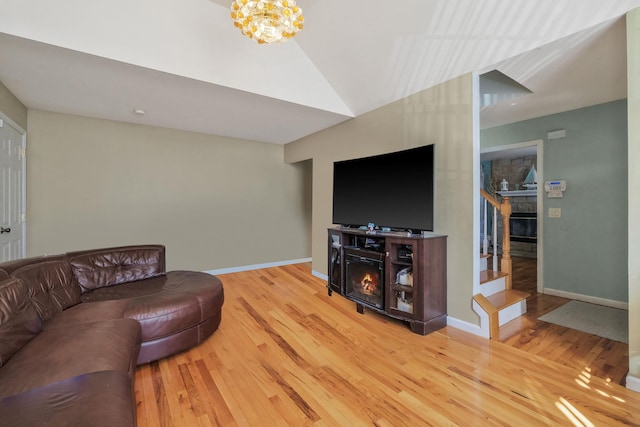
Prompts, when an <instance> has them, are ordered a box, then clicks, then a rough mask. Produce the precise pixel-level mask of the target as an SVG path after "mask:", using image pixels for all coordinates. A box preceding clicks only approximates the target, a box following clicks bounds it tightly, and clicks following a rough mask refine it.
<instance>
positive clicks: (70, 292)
mask: <svg viewBox="0 0 640 427" xmlns="http://www.w3.org/2000/svg"><path fill="white" fill-rule="evenodd" d="M11 275H12V277H16V278H18V279H21V280H22V281H23V282H24V283H26V284H27V287H28V289H29V295H30V297H31V300H32V301H33V304H34V305H35V307H36V310H37V311H38V314H39V315H40V317H41V318H42V320H47V319H49V318H51V317H53V316H54V315H56V314H58V313H60V312H61V311H62V310H64V309H66V308H68V307H71V306H73V305H76V304H78V303H79V302H80V288H79V287H78V285H77V284H76V282H75V279H74V277H73V273H72V272H71V267H70V266H69V263H68V262H66V261H64V260H57V261H54V260H51V261H43V262H38V263H32V264H28V265H26V266H24V267H21V268H19V269H17V270H15V271H14V272H13V273H12V274H11Z"/></svg>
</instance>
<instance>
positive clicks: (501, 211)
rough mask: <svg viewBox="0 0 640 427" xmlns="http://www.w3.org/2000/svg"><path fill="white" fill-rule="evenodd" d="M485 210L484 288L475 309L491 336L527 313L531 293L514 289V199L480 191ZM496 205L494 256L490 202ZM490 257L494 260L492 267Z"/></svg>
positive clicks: (482, 263) (479, 290) (481, 281)
mask: <svg viewBox="0 0 640 427" xmlns="http://www.w3.org/2000/svg"><path fill="white" fill-rule="evenodd" d="M480 193H481V196H482V198H483V202H484V204H483V209H484V223H483V225H484V230H483V231H484V239H483V244H482V254H481V256H480V288H479V289H478V290H477V291H478V292H477V293H476V294H475V295H474V296H473V310H474V311H475V312H476V313H477V314H478V315H479V316H480V328H481V329H482V330H483V331H484V332H485V335H487V336H488V337H489V338H491V339H493V338H497V337H498V335H499V331H500V326H502V325H504V324H505V323H507V322H509V321H511V320H513V319H515V318H517V317H520V316H522V315H523V314H524V313H526V312H527V297H529V295H530V294H529V293H528V292H523V291H518V290H515V289H511V280H512V266H511V254H510V251H511V244H510V237H511V235H510V230H509V217H510V215H511V201H510V200H509V197H504V198H503V200H502V202H499V201H497V200H496V199H495V198H494V197H492V196H491V195H490V194H489V193H487V192H486V191H484V190H480ZM489 204H490V205H492V206H493V216H492V218H493V232H492V233H491V236H492V239H491V240H492V241H493V255H491V254H489V253H488V235H489V233H488V230H487V224H488V217H487V214H488V210H487V208H488V205H489ZM498 215H499V216H500V217H501V218H502V231H503V232H502V259H501V261H500V270H498V257H497V255H496V254H497V253H498V247H497V238H496V237H497V221H498ZM489 259H491V260H492V263H491V266H492V268H491V269H490V268H489Z"/></svg>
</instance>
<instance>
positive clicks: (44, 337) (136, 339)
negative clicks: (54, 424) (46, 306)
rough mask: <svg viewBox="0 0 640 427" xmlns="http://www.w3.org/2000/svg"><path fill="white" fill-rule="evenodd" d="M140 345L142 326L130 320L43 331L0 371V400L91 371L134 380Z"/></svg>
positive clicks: (108, 321)
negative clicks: (108, 372)
mask: <svg viewBox="0 0 640 427" xmlns="http://www.w3.org/2000/svg"><path fill="white" fill-rule="evenodd" d="M140 343H141V341H140V324H139V323H138V322H136V321H135V320H131V319H117V320H105V321H102V322H93V323H81V324H78V325H67V326H66V327H64V328H51V329H44V330H43V331H42V332H40V333H39V334H38V335H37V336H35V337H34V338H33V339H32V340H31V341H29V345H26V346H24V347H22V348H21V349H20V350H19V351H17V352H16V353H15V354H14V355H13V356H12V357H11V359H10V360H9V361H8V362H7V364H6V365H5V366H3V367H2V369H0V398H3V397H7V396H11V395H14V394H18V393H22V392H25V391H27V390H31V389H34V388H37V387H42V386H44V385H47V384H51V383H54V382H56V381H62V380H64V379H65V378H70V377H74V376H77V375H82V374H88V373H91V372H99V371H122V372H125V373H127V374H128V375H129V377H130V378H133V376H134V374H135V366H136V361H137V359H138V353H139V351H140ZM86 409H87V410H88V411H90V410H91V408H86Z"/></svg>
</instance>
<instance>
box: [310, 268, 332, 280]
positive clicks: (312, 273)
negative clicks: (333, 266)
mask: <svg viewBox="0 0 640 427" xmlns="http://www.w3.org/2000/svg"><path fill="white" fill-rule="evenodd" d="M311 275H312V276H316V277H318V278H320V279H322V280H329V276H327V275H326V274H322V273H318V272H317V271H315V270H311Z"/></svg>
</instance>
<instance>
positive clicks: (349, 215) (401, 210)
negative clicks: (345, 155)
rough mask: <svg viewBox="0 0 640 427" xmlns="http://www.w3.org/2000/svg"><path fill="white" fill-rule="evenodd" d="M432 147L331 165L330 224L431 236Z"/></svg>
mask: <svg viewBox="0 0 640 427" xmlns="http://www.w3.org/2000/svg"><path fill="white" fill-rule="evenodd" d="M433 159H434V146H433V145H425V146H422V147H417V148H412V149H409V150H403V151H397V152H393V153H388V154H381V155H377V156H371V157H363V158H359V159H352V160H343V161H337V162H334V164H333V223H334V224H340V225H343V226H350V227H362V226H367V225H368V224H370V223H373V224H375V226H376V228H389V229H391V230H403V231H404V230H411V231H413V232H420V231H433Z"/></svg>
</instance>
